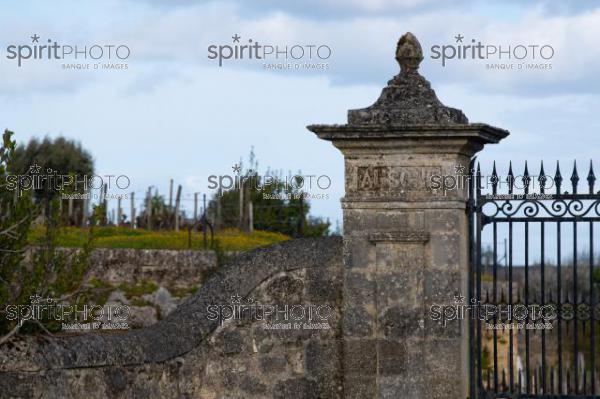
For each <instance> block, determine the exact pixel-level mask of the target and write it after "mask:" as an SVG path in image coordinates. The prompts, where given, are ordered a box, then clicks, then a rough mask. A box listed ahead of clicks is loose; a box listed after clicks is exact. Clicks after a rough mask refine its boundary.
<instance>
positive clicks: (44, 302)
mask: <svg viewBox="0 0 600 399" xmlns="http://www.w3.org/2000/svg"><path fill="white" fill-rule="evenodd" d="M29 299H30V303H29V304H27V305H6V307H5V309H4V312H5V313H6V319H7V320H14V321H16V322H17V323H18V324H19V326H22V325H23V323H25V322H27V321H30V320H36V321H43V320H52V321H60V322H62V329H63V330H88V329H90V330H93V329H105V330H106V329H126V328H129V327H128V323H127V320H129V315H130V309H129V306H128V305H120V304H118V305H87V304H83V305H82V304H76V305H72V304H65V303H59V302H58V301H56V300H55V299H53V298H43V297H42V296H40V295H37V294H36V295H32V296H30V297H29Z"/></svg>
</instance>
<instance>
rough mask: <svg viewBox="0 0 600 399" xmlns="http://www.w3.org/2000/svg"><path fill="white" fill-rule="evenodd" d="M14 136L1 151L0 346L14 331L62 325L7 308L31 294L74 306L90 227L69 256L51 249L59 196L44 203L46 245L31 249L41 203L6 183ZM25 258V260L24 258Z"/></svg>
mask: <svg viewBox="0 0 600 399" xmlns="http://www.w3.org/2000/svg"><path fill="white" fill-rule="evenodd" d="M12 135H13V133H12V132H10V131H5V132H4V135H3V141H2V146H1V147H0V221H1V222H2V223H1V225H0V304H1V305H2V306H0V316H2V317H0V334H6V335H4V336H3V337H0V344H2V343H3V342H5V341H6V340H7V339H8V338H10V336H12V335H13V334H15V333H16V332H19V331H21V332H29V333H32V332H39V331H47V332H48V331H51V330H52V331H56V330H58V329H59V327H60V326H58V325H57V322H56V321H54V320H50V319H42V320H31V321H27V322H25V323H23V324H19V323H17V321H16V320H11V319H9V318H8V317H6V313H7V312H6V306H8V305H12V306H19V305H28V304H30V303H31V298H32V297H34V296H37V297H41V298H52V299H55V300H57V301H59V302H60V301H63V300H65V299H67V298H70V299H72V300H73V301H75V302H77V300H78V295H79V294H80V293H81V291H82V288H83V282H84V281H85V280H86V273H87V271H88V270H89V255H90V251H91V248H92V238H93V226H94V222H93V220H92V223H90V226H92V227H91V228H90V230H89V237H88V241H87V242H86V244H85V245H84V246H83V248H82V249H81V250H80V251H77V252H75V253H73V254H68V253H66V252H65V251H61V250H58V249H57V248H56V245H55V238H56V235H57V234H58V233H59V223H58V220H59V216H60V215H59V213H58V210H59V204H58V201H59V199H58V196H56V197H55V198H53V199H47V201H45V203H44V207H45V209H46V211H45V218H44V226H45V232H46V234H45V237H46V239H45V242H44V244H43V245H41V246H36V247H32V246H30V245H29V242H28V234H29V231H30V229H31V227H32V224H33V221H34V220H35V218H36V217H37V216H38V215H39V213H40V205H39V204H35V203H33V202H32V200H31V196H30V195H31V192H30V191H27V190H23V191H17V190H15V189H13V188H11V185H10V184H8V182H9V176H10V173H9V171H10V170H16V169H14V168H15V166H14V165H13V162H15V155H16V153H17V151H18V147H16V145H15V142H14V141H13V140H12ZM27 254H29V256H26V255H27Z"/></svg>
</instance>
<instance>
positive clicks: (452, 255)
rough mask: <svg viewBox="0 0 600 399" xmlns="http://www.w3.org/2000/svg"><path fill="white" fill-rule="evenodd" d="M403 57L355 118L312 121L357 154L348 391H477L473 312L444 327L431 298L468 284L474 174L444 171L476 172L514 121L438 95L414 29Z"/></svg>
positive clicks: (350, 157)
mask: <svg viewBox="0 0 600 399" xmlns="http://www.w3.org/2000/svg"><path fill="white" fill-rule="evenodd" d="M396 59H397V61H398V62H399V64H400V66H401V71H400V73H399V74H398V75H396V76H395V77H394V78H393V79H392V80H390V81H389V82H388V85H387V87H385V88H384V89H383V91H382V93H381V96H380V98H379V99H378V100H377V101H376V102H375V104H373V105H372V106H370V107H368V108H365V109H359V110H351V111H349V112H348V124H345V125H311V126H309V127H308V129H309V130H311V131H313V132H315V133H316V134H317V136H318V137H319V138H321V139H324V140H329V141H331V142H332V143H333V145H334V146H335V147H337V148H338V149H340V151H342V153H343V154H344V158H345V188H346V193H345V197H344V198H343V199H342V207H343V211H344V266H345V267H344V298H343V306H344V308H343V315H344V322H343V340H344V346H343V348H344V349H343V370H344V387H343V389H344V397H345V398H363V399H364V398H404V399H408V398H428V399H434V398H440V399H441V398H443V399H453V398H456V399H465V398H466V397H467V387H468V357H467V334H468V330H467V323H466V321H463V322H454V323H449V324H448V325H447V326H445V327H444V326H443V325H441V323H439V322H437V321H435V320H433V319H432V318H431V317H430V306H431V305H434V304H436V305H445V304H446V305H452V304H454V303H455V300H456V298H459V297H460V296H464V297H466V296H467V281H468V260H469V250H468V248H469V246H468V240H469V234H468V215H467V213H466V205H467V199H468V198H467V197H468V187H466V186H468V185H467V184H461V185H460V187H458V188H453V189H449V190H447V191H445V190H443V187H440V186H439V182H440V181H441V179H442V177H443V176H453V177H456V176H457V175H461V174H462V175H467V174H468V173H467V172H468V168H469V163H470V160H471V158H472V157H473V155H474V154H475V153H476V152H478V151H480V150H481V149H482V148H483V146H484V145H485V144H487V143H497V142H499V141H500V140H501V139H503V138H504V137H506V136H507V135H508V132H507V131H505V130H502V129H498V128H494V127H492V126H489V125H485V124H470V123H469V122H468V120H467V118H466V117H465V115H464V114H463V113H462V112H461V111H460V110H458V109H454V108H449V107H446V106H444V105H443V104H442V103H441V102H440V101H439V100H438V98H437V96H436V94H435V92H434V91H433V90H432V89H431V87H430V84H429V82H428V81H427V80H426V79H425V78H424V77H423V76H421V75H420V74H419V73H418V71H417V70H418V67H419V64H420V62H421V61H422V59H423V56H422V50H421V46H420V44H419V42H418V41H417V39H416V38H415V37H414V36H413V35H412V34H410V33H407V34H405V35H404V36H403V37H402V38H401V39H400V41H399V42H398V46H397V49H396ZM447 181H448V182H450V180H449V179H447ZM464 182H465V181H464V180H462V182H461V183H464Z"/></svg>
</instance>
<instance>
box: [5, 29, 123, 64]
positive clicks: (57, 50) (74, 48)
mask: <svg viewBox="0 0 600 399" xmlns="http://www.w3.org/2000/svg"><path fill="white" fill-rule="evenodd" d="M29 39H30V40H29V43H27V44H9V45H8V46H7V47H6V58H7V59H9V60H14V61H16V63H17V67H19V68H21V67H22V66H23V64H24V63H25V62H33V61H52V60H58V61H62V62H63V63H62V68H63V69H127V68H128V64H126V63H125V61H126V60H127V59H129V57H130V55H131V49H130V48H129V47H128V46H127V45H125V44H103V43H90V44H86V45H76V44H62V43H59V42H57V41H55V40H53V39H51V38H48V39H43V38H42V37H41V36H39V35H38V34H33V35H32V36H30V38H29ZM88 62H91V63H88Z"/></svg>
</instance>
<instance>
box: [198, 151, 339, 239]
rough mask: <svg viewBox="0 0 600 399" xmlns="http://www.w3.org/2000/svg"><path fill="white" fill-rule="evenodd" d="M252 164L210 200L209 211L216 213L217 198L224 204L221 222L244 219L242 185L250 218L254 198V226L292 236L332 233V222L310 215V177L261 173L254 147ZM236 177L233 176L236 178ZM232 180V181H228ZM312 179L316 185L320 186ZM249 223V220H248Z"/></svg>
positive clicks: (230, 224)
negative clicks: (250, 204) (233, 182)
mask: <svg viewBox="0 0 600 399" xmlns="http://www.w3.org/2000/svg"><path fill="white" fill-rule="evenodd" d="M249 163H250V167H249V168H247V169H245V170H241V168H242V165H241V162H240V165H239V167H240V171H239V175H238V176H236V177H235V179H236V181H237V183H235V184H233V185H232V187H231V188H227V187H226V188H225V189H224V190H223V191H221V192H220V193H216V194H215V195H214V197H213V200H212V201H211V203H210V204H209V207H208V208H209V213H213V214H214V213H216V209H215V207H216V204H217V201H218V202H219V203H220V204H221V205H220V206H221V207H222V209H223V211H222V220H221V223H222V225H223V226H224V227H237V226H239V221H240V205H239V204H240V188H241V189H242V190H243V193H242V197H243V198H244V200H245V202H246V204H245V205H244V206H243V209H244V210H243V211H242V214H243V216H244V219H246V218H248V213H249V208H248V201H250V202H252V218H253V224H254V228H255V229H257V230H265V231H272V232H279V233H282V234H285V235H286V236H290V237H320V236H326V235H329V234H330V233H329V229H330V227H331V223H330V222H329V220H324V219H322V218H318V217H311V216H309V212H310V203H309V201H308V200H307V198H310V196H309V193H307V192H306V191H304V190H303V188H309V189H310V187H309V186H310V185H311V183H308V179H304V178H302V177H300V175H301V172H298V173H296V174H295V176H284V175H283V173H282V172H275V171H272V170H270V169H267V171H266V172H265V173H264V174H259V173H258V172H257V170H258V161H257V160H256V159H255V156H254V151H251V152H250V157H249ZM232 179H233V178H232ZM227 183H230V182H227ZM315 184H316V183H315V182H312V189H313V190H314V189H315V188H316V186H315ZM243 224H244V225H246V224H247V220H245V221H244V223H243Z"/></svg>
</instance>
